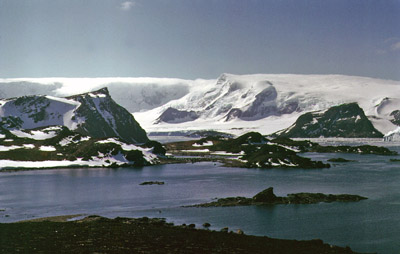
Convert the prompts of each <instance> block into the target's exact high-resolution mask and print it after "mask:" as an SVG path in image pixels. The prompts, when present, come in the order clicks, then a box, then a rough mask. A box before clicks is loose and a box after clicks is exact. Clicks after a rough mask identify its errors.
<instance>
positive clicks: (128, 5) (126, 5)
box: [119, 1, 136, 11]
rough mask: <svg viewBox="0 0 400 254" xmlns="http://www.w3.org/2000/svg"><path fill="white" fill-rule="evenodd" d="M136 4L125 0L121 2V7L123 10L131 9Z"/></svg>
mask: <svg viewBox="0 0 400 254" xmlns="http://www.w3.org/2000/svg"><path fill="white" fill-rule="evenodd" d="M135 5H136V3H135V2H133V1H125V2H123V3H121V5H120V6H119V7H120V9H121V10H123V11H129V10H130V9H132V7H134V6H135Z"/></svg>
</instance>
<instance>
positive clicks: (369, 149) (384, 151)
mask: <svg viewBox="0 0 400 254" xmlns="http://www.w3.org/2000/svg"><path fill="white" fill-rule="evenodd" d="M271 143H276V144H279V145H284V146H286V147H290V148H292V149H296V150H298V151H299V152H302V153H305V152H316V153H351V154H375V155H397V152H396V151H392V150H390V149H388V148H386V147H382V146H372V145H361V146H322V145H319V144H318V143H315V142H311V141H309V140H300V141H298V140H292V139H289V138H286V137H278V138H275V139H272V140H271Z"/></svg>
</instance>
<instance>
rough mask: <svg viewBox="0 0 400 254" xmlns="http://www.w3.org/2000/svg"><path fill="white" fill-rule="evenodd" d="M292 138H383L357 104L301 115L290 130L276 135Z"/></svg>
mask: <svg viewBox="0 0 400 254" xmlns="http://www.w3.org/2000/svg"><path fill="white" fill-rule="evenodd" d="M275 134H276V135H278V136H280V137H291V138H319V137H343V138H381V137H383V134H382V133H380V132H379V131H378V130H377V129H375V128H374V126H373V125H372V123H371V122H370V121H369V120H368V118H367V117H366V116H365V114H364V111H363V110H362V109H361V108H360V107H359V106H358V104H357V103H349V104H342V105H339V106H335V107H331V108H329V109H328V110H326V111H316V112H309V113H305V114H303V115H301V116H300V117H299V118H298V119H297V121H296V122H295V123H294V124H293V125H292V126H290V127H289V128H287V129H285V130H282V131H279V132H277V133H275Z"/></svg>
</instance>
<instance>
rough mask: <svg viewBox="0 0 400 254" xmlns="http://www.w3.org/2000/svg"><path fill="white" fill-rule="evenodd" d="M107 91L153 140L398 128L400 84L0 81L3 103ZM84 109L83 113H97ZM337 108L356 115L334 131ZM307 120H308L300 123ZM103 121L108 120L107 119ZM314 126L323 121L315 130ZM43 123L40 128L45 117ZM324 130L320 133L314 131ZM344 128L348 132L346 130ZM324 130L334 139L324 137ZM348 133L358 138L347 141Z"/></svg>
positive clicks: (298, 79) (275, 77) (319, 79)
mask: <svg viewBox="0 0 400 254" xmlns="http://www.w3.org/2000/svg"><path fill="white" fill-rule="evenodd" d="M103 86H107V87H108V89H109V91H110V93H109V94H111V95H112V97H113V99H114V100H115V101H116V102H117V103H119V104H120V105H122V106H123V107H125V108H126V109H127V110H128V111H129V112H130V113H133V114H134V116H135V119H136V120H138V122H139V123H140V125H141V126H143V127H144V129H145V130H146V131H149V132H152V133H156V132H173V131H184V130H216V131H222V132H228V133H233V134H243V133H245V132H248V131H258V132H261V133H263V134H273V133H277V132H279V131H280V133H283V132H285V130H286V131H287V128H290V127H291V126H293V125H294V124H295V125H296V126H297V127H298V128H300V129H301V128H308V130H311V129H312V136H313V137H336V136H341V137H355V136H358V137H381V136H382V135H383V134H387V133H389V132H391V133H392V132H393V131H394V130H395V129H396V128H397V127H398V125H399V119H398V118H399V112H400V82H399V81H390V80H380V79H373V78H366V77H353V76H343V75H289V74H254V75H233V74H222V75H221V76H220V77H219V78H218V79H215V80H201V79H198V80H182V79H157V78H98V79H65V78H64V79H63V78H51V79H7V80H6V79H3V80H0V96H3V97H9V96H10V95H11V96H16V95H22V94H23V93H26V94H32V93H34V94H37V93H43V94H48V95H51V96H55V95H57V96H69V95H72V94H73V93H74V92H87V91H91V90H95V89H98V88H100V87H103ZM17 87H24V89H17ZM92 94H94V95H95V93H92ZM89 97H90V96H89ZM45 98H47V99H48V98H49V97H45ZM71 99H72V100H73V101H75V102H79V100H78V99H73V98H72V97H71V98H66V100H71ZM79 103H81V104H82V102H79ZM83 104H84V105H85V107H83V108H90V107H91V105H92V106H93V105H94V106H95V104H86V103H83ZM339 105H353V107H354V108H352V110H351V111H352V112H353V110H354V112H353V113H354V115H352V116H349V115H346V113H345V112H344V111H343V112H342V111H340V110H339V111H338V112H336V113H335V114H334V115H335V118H336V120H338V119H341V121H342V123H344V125H343V124H339V122H335V123H334V122H333V120H334V119H329V120H328V119H327V118H330V116H328V115H325V116H324V115H322V113H323V112H326V111H327V110H329V109H330V108H332V107H336V106H339ZM73 107H74V106H73V105H70V106H65V111H64V113H66V112H70V110H71V108H73ZM83 108H82V109H83ZM334 109H335V108H333V109H332V110H334ZM311 112H313V113H311ZM330 112H331V111H330ZM341 112H342V113H343V114H344V115H343V116H342V115H341ZM38 113H39V112H38ZM76 113H77V114H76V115H75V119H72V118H71V119H72V120H71V122H70V123H69V124H71V125H73V126H75V127H76V129H77V130H79V131H82V132H83V131H84V130H85V128H84V127H83V126H81V127H80V128H79V127H77V126H78V125H79V121H80V119H81V114H85V113H84V112H82V111H79V112H76ZM86 113H87V112H86ZM307 113H311V115H310V114H307ZM326 113H328V112H326ZM304 114H305V116H302V115H304ZM63 115H65V114H63ZM39 116H40V114H39V115H38V117H39ZM100 116H102V118H103V119H105V118H104V115H101V114H100ZM357 116H359V117H357ZM299 117H301V118H299ZM307 117H308V118H310V119H311V122H310V123H307V126H305V125H303V126H301V127H300V125H299V122H296V121H297V120H299V121H303V120H304V119H306V118H307ZM346 117H350V118H349V119H347V120H348V121H347V122H346V121H344V120H343V119H345V118H346ZM94 118H96V117H94ZM123 118H125V117H123ZM350 119H353V120H354V121H350ZM11 120H12V119H9V121H11ZM315 121H318V124H317V125H315V124H316V122H315ZM38 122H41V121H40V117H39V119H38ZM106 122H107V123H108V124H107V126H110V128H108V127H107V128H106V129H107V131H106V130H104V131H106V132H107V133H110V132H113V131H115V130H116V129H115V128H116V127H115V126H114V129H113V128H111V126H113V124H112V121H111V122H109V121H106ZM313 122H314V124H312V123H313ZM320 125H321V129H320V130H316V129H318V126H320ZM344 126H347V128H343V127H344ZM350 126H351V127H350ZM362 126H363V127H362ZM324 128H326V129H329V131H323V129H324ZM335 128H337V129H336V130H335ZM354 128H366V129H368V131H365V132H359V131H358V129H357V131H354ZM86 129H88V130H87V131H92V132H93V131H94V129H96V128H91V127H90V126H87V127H86ZM117 129H118V130H120V129H122V127H121V128H117ZM351 129H353V134H349V133H348V134H346V133H345V132H348V131H350V130H351ZM100 132H102V131H100ZM138 132H140V131H138ZM355 133H358V135H355ZM306 134H307V132H306V131H305V132H304V133H303V134H301V135H303V136H304V135H305V136H307V135H308V134H307V135H306ZM309 134H310V135H311V133H309ZM107 135H108V134H107ZM285 135H286V134H285ZM290 135H294V134H290ZM296 135H298V134H296ZM296 135H295V136H296ZM139 136H141V137H142V138H143V137H144V136H143V135H139ZM136 139H137V140H136ZM140 140H141V138H138V137H136V138H135V141H140ZM144 140H145V139H143V140H142V141H144Z"/></svg>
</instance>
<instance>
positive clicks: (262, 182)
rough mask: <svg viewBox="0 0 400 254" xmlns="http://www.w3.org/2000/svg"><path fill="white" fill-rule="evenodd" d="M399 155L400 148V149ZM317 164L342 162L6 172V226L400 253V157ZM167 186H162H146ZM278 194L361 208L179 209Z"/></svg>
mask: <svg viewBox="0 0 400 254" xmlns="http://www.w3.org/2000/svg"><path fill="white" fill-rule="evenodd" d="M392 149H395V150H400V149H399V147H392ZM306 156H308V157H312V158H314V159H318V160H324V161H325V160H327V159H329V158H332V157H343V158H347V159H352V160H356V161H357V162H351V163H344V164H343V163H342V164H339V163H336V164H333V167H331V168H329V169H321V170H315V169H313V170H302V169H273V170H257V169H240V168H224V167H221V166H220V165H218V164H214V163H196V164H180V165H162V166H153V167H144V168H141V169H127V168H123V169H58V170H34V171H20V172H2V173H0V222H13V221H18V220H25V219H31V218H37V217H46V216H54V215H64V214H99V215H103V216H108V217H116V216H126V217H139V216H140V217H141V216H148V217H164V218H167V220H168V221H171V222H174V223H176V224H182V223H195V224H196V226H197V227H201V225H202V224H203V223H204V222H209V223H210V224H211V225H212V228H213V229H220V228H222V227H229V228H230V229H231V230H235V231H236V229H239V228H240V229H242V230H243V231H244V232H245V233H246V234H254V235H267V236H269V237H275V238H287V239H299V240H300V239H314V238H320V239H322V240H324V241H325V242H327V243H330V244H335V245H340V246H346V245H348V246H350V247H351V248H352V249H353V250H355V251H360V252H378V253H399V252H400V215H399V214H400V163H394V162H389V159H390V158H397V159H400V157H399V156H390V157H386V156H370V155H364V156H362V155H348V154H312V153H310V154H306ZM144 181H164V182H165V185H148V186H141V185H139V184H140V183H141V182H144ZM270 186H272V187H274V190H275V193H276V194H277V195H286V194H288V193H295V192H322V193H327V194H328V193H330V194H340V193H346V194H358V195H362V196H365V197H368V198H369V199H368V200H365V201H361V202H357V203H320V204H314V205H275V206H258V207H226V208H182V207H181V206H182V205H190V204H197V203H204V202H209V201H211V200H212V199H213V198H215V197H218V198H221V197H228V196H246V197H251V196H253V195H255V194H256V193H258V192H259V191H261V190H263V189H265V188H268V187H270Z"/></svg>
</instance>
